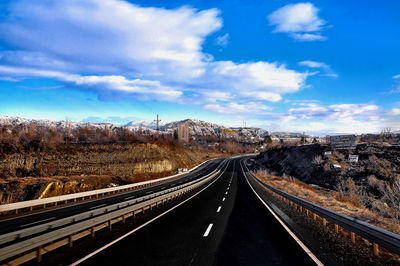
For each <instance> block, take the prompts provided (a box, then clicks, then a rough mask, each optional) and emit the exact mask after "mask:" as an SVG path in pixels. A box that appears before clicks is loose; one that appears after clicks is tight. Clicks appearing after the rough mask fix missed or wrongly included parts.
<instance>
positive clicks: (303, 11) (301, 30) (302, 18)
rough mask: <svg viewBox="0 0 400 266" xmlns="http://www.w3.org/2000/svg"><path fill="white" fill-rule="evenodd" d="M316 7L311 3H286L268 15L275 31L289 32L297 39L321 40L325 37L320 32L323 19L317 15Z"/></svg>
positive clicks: (323, 22) (322, 26)
mask: <svg viewBox="0 0 400 266" xmlns="http://www.w3.org/2000/svg"><path fill="white" fill-rule="evenodd" d="M318 11H319V10H318V8H316V7H315V6H314V5H313V4H312V3H298V4H288V5H286V6H284V7H281V8H279V9H278V10H275V11H274V12H273V13H272V14H270V15H269V16H268V21H269V24H270V25H272V26H275V29H274V30H273V32H275V33H289V35H290V36H291V37H292V38H294V39H296V40H299V41H317V40H318V41H323V40H326V39H327V38H326V37H324V36H322V35H321V34H320V32H321V31H322V30H323V29H324V26H325V21H324V20H322V19H320V18H319V17H318Z"/></svg>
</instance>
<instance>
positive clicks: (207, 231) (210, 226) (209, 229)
mask: <svg viewBox="0 0 400 266" xmlns="http://www.w3.org/2000/svg"><path fill="white" fill-rule="evenodd" d="M212 227H213V224H209V225H208V227H207V230H206V231H205V232H204V235H203V237H207V236H208V234H209V233H210V231H211V228H212Z"/></svg>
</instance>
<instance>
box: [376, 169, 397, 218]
mask: <svg viewBox="0 0 400 266" xmlns="http://www.w3.org/2000/svg"><path fill="white" fill-rule="evenodd" d="M381 192H382V194H383V197H382V200H383V201H384V202H385V203H387V205H388V206H389V207H390V208H391V216H392V217H393V218H396V219H400V175H396V176H395V177H394V180H393V182H392V184H388V183H386V184H385V188H384V190H382V191H381Z"/></svg>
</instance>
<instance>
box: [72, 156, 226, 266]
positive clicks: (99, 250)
mask: <svg viewBox="0 0 400 266" xmlns="http://www.w3.org/2000/svg"><path fill="white" fill-rule="evenodd" d="M228 165H229V162H228V163H227V164H226V167H225V169H224V171H223V172H222V173H221V174H220V175H219V176H218V177H217V178H216V179H215V180H214V181H213V182H211V183H210V184H208V185H207V186H206V187H205V188H203V189H202V190H200V191H199V192H197V193H196V194H194V195H193V196H191V197H190V198H188V199H186V200H184V201H182V202H181V203H179V204H178V205H175V206H174V207H172V208H171V209H169V210H167V211H165V212H163V213H161V214H160V215H158V216H156V217H154V218H153V219H151V220H149V221H147V222H146V223H144V224H142V225H140V226H138V227H136V228H135V229H133V230H132V231H130V232H128V233H126V234H125V235H123V236H120V237H119V238H117V239H115V240H114V241H112V242H110V243H108V244H107V245H105V246H103V247H101V248H99V249H97V250H95V251H93V252H92V253H90V254H88V255H86V256H85V257H83V258H81V259H79V260H77V261H75V262H74V263H72V264H70V266H75V265H78V264H80V263H82V262H84V261H85V260H87V259H89V258H91V257H93V256H94V255H96V254H97V253H100V252H101V251H103V250H105V249H106V248H108V247H110V246H112V245H114V244H115V243H117V242H119V241H121V240H122V239H124V238H126V237H127V236H129V235H131V234H133V233H134V232H136V231H138V230H139V229H141V228H143V227H145V226H146V225H148V224H150V223H152V222H154V221H155V220H157V219H158V218H160V217H162V216H164V215H165V214H167V213H169V212H170V211H172V210H174V209H176V208H178V207H179V206H181V205H182V204H184V203H186V202H187V201H189V200H191V199H192V198H194V197H196V196H197V195H198V194H200V193H201V192H203V191H204V190H206V189H207V188H208V187H209V186H211V185H212V184H214V183H215V182H216V181H217V180H218V179H219V178H220V177H221V176H222V175H223V174H224V173H225V171H226V168H228Z"/></svg>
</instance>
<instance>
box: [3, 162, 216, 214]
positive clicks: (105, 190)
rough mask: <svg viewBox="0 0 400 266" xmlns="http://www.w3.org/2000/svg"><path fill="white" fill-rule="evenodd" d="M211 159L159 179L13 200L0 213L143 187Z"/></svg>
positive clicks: (169, 177)
mask: <svg viewBox="0 0 400 266" xmlns="http://www.w3.org/2000/svg"><path fill="white" fill-rule="evenodd" d="M212 160H216V159H210V160H207V161H205V162H203V163H201V164H199V165H197V166H195V167H193V168H192V169H190V170H189V171H187V172H185V173H182V174H176V175H172V176H167V177H163V178H159V179H155V180H150V181H144V182H139V183H134V184H129V185H124V186H118V187H112V188H103V189H97V190H92V191H86V192H79V193H74V194H68V195H62V196H55V197H49V198H44V199H37V200H28V201H22V202H15V203H10V204H3V205H0V213H2V212H7V211H15V212H18V210H20V209H25V208H33V207H36V206H41V205H46V204H52V203H54V204H56V203H58V202H65V201H68V200H76V199H79V198H86V197H93V196H99V195H102V194H111V193H114V192H118V191H127V190H132V189H136V188H141V187H145V186H150V185H154V184H158V183H162V182H165V181H167V180H169V179H172V178H176V177H179V176H182V175H185V174H187V173H190V172H192V171H194V170H195V169H197V168H198V167H200V166H202V165H204V164H205V163H207V162H209V161H212Z"/></svg>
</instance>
